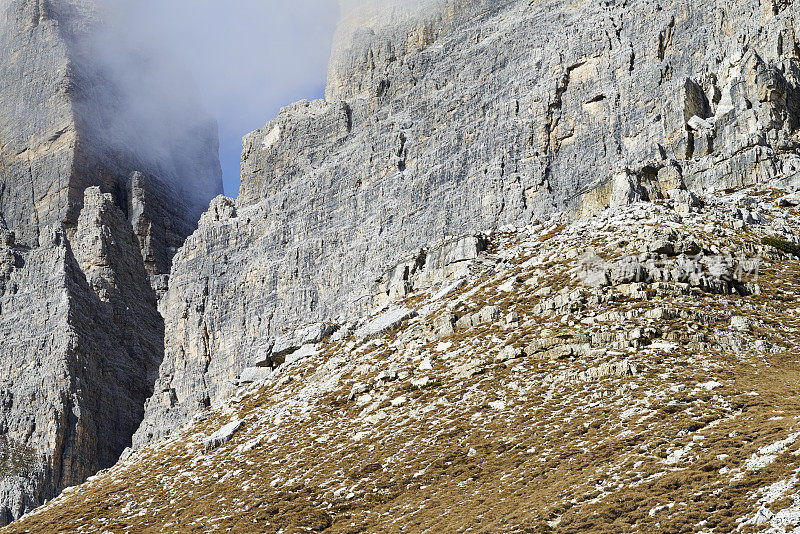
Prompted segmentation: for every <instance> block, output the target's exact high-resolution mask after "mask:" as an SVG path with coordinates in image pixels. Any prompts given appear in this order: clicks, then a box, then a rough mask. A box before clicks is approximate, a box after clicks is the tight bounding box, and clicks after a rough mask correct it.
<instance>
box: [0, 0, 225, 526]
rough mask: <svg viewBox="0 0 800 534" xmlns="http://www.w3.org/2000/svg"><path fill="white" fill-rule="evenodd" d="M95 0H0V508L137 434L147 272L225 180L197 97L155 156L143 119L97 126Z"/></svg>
mask: <svg viewBox="0 0 800 534" xmlns="http://www.w3.org/2000/svg"><path fill="white" fill-rule="evenodd" d="M97 9H98V7H97V6H96V5H95V3H94V2H93V1H91V0H49V1H42V0H2V1H0V368H1V369H2V371H0V382H1V385H0V457H2V458H3V465H4V469H3V472H2V473H0V524H5V523H7V522H9V521H11V520H13V519H15V518H18V517H19V516H20V515H21V514H23V513H25V512H27V511H30V510H31V509H33V508H35V507H36V506H37V505H39V504H41V503H42V502H44V501H45V500H47V499H51V498H53V497H55V496H56V495H57V494H58V493H59V492H60V491H61V490H63V489H64V488H66V487H68V486H72V485H75V484H78V483H80V482H82V481H84V480H85V479H86V478H87V477H88V476H90V475H92V474H94V473H95V472H97V471H98V470H100V469H103V468H107V467H110V466H111V465H113V464H114V463H115V462H116V460H117V459H118V458H119V456H120V454H121V453H122V451H123V450H124V449H125V448H126V447H128V446H129V445H130V444H131V436H132V434H133V432H134V431H135V430H136V428H137V427H138V425H139V423H140V422H141V419H142V417H143V406H144V402H145V400H146V399H147V398H148V397H149V396H150V395H151V394H152V386H153V383H154V381H155V378H156V375H157V371H158V366H159V364H160V362H161V360H162V358H163V352H164V348H163V347H164V345H163V340H164V326H163V319H162V318H161V316H160V315H159V313H158V311H157V300H156V293H155V292H154V290H153V287H151V282H153V285H154V286H156V287H158V288H159V289H160V287H161V285H163V277H164V276H165V275H166V274H167V273H168V272H169V268H170V264H171V259H172V256H173V255H174V253H175V251H176V250H177V248H178V247H179V246H180V245H181V244H182V243H183V240H184V239H185V237H186V236H187V235H188V234H189V233H191V232H192V231H193V229H194V228H195V226H196V221H197V220H198V219H199V216H200V214H201V213H202V211H204V209H205V208H206V207H207V202H208V201H209V200H210V199H211V198H212V197H213V196H215V195H217V194H219V192H220V191H221V172H220V168H219V161H218V159H217V146H216V143H217V141H216V131H215V125H214V123H213V121H211V120H210V119H208V118H206V117H204V116H203V115H202V113H198V114H197V115H198V117H201V119H200V122H201V124H202V125H201V126H199V127H198V128H197V129H195V130H193V131H192V133H191V135H188V133H187V135H185V136H184V137H177V138H174V139H172V141H171V142H172V143H173V145H171V146H170V150H171V151H172V152H173V155H168V156H165V157H163V158H154V157H152V155H151V153H149V152H146V151H141V150H139V147H140V143H139V139H138V136H142V135H146V134H149V133H150V132H151V131H152V130H153V128H154V127H153V125H150V126H149V127H147V125H145V124H143V123H140V122H133V123H132V124H129V125H128V127H127V128H126V129H125V130H121V131H119V132H114V131H108V130H104V129H103V128H104V127H106V126H107V125H108V121H107V120H106V119H108V118H109V117H112V116H121V115H122V114H124V113H125V109H124V107H125V105H126V103H125V101H124V98H122V96H121V95H122V93H121V89H122V87H121V86H120V85H119V80H116V79H114V78H113V77H112V76H109V75H108V73H107V72H105V71H104V69H103V68H102V63H100V62H92V61H90V60H89V59H88V58H89V57H90V56H91V55H92V53H93V51H96V49H95V48H94V47H95V46H96V44H95V42H94V36H96V35H97V33H98V32H99V31H100V28H101V27H102V22H101V19H100V17H99V16H98V11H97ZM98 57H99V56H98ZM138 74H139V75H141V76H142V77H143V78H144V77H146V76H147V73H146V72H140V73H138ZM112 140H113V141H112ZM151 278H152V280H151Z"/></svg>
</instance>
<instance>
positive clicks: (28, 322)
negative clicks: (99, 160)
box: [0, 188, 163, 522]
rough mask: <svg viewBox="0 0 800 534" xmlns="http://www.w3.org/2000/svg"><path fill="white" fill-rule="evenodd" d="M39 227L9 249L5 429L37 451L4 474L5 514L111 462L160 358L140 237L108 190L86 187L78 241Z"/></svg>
mask: <svg viewBox="0 0 800 534" xmlns="http://www.w3.org/2000/svg"><path fill="white" fill-rule="evenodd" d="M43 235H46V236H47V240H46V241H44V240H42V241H41V245H40V246H39V247H36V248H28V247H24V246H21V245H14V244H9V245H6V246H4V247H3V249H4V250H3V255H4V257H5V258H8V261H7V262H5V265H8V266H9V268H8V269H4V273H6V274H5V276H4V280H3V284H2V286H3V287H4V291H3V294H2V298H0V305H1V309H0V331H2V340H3V341H2V344H3V358H2V360H1V361H2V363H0V365H2V375H1V376H2V377H3V382H2V390H1V391H2V393H1V395H2V398H3V402H2V405H1V406H0V428H1V429H2V433H3V436H4V438H5V439H6V440H8V442H7V445H9V444H10V453H11V454H18V453H19V452H18V451H25V452H26V454H27V455H28V456H29V458H28V459H27V461H26V464H25V465H24V466H23V467H21V468H20V470H19V471H18V472H15V473H4V474H3V475H4V476H3V477H2V478H0V498H2V501H1V502H2V509H1V511H2V517H0V519H2V520H3V521H4V522H8V521H10V520H11V519H13V518H16V517H19V516H20V515H21V514H22V513H24V512H26V511H29V510H30V509H32V508H33V507H35V506H36V505H38V504H40V503H41V502H43V501H44V500H47V499H51V498H53V497H54V496H55V495H57V494H58V493H59V492H60V491H61V490H62V489H64V488H66V487H68V486H72V485H75V484H78V483H80V482H82V481H83V480H85V479H86V477H88V476H90V475H92V474H94V473H95V472H97V471H98V470H99V469H103V468H106V467H110V466H111V465H113V464H114V462H115V461H116V460H117V458H118V457H119V455H120V453H121V452H122V450H123V449H124V448H125V447H126V446H128V445H129V444H130V436H131V434H132V433H133V432H134V430H135V429H136V427H137V426H138V425H139V422H140V420H141V417H142V415H143V401H144V399H145V398H146V397H147V396H148V395H149V394H150V392H151V388H152V383H153V379H154V374H155V372H156V371H157V369H158V365H159V363H160V359H161V358H160V357H161V355H162V354H163V321H162V319H161V317H160V316H159V314H158V312H157V310H156V305H155V295H154V293H153V291H152V289H151V288H150V283H149V278H148V275H147V273H146V271H145V268H144V264H143V262H142V261H141V254H140V251H139V247H138V242H137V240H136V237H135V235H134V233H133V231H132V230H131V227H130V226H129V225H128V223H127V221H126V220H125V217H124V215H123V213H122V212H121V211H120V210H119V208H117V207H116V206H115V205H114V204H113V201H112V198H111V196H110V195H102V194H101V193H100V192H99V189H97V188H92V189H89V190H87V195H86V201H85V206H84V208H83V210H82V212H81V215H80V218H79V221H78V227H77V229H76V233H75V238H74V239H73V240H72V241H71V242H70V241H69V240H68V239H67V237H66V235H65V233H64V232H63V231H62V230H51V231H50V232H49V233H47V234H43ZM4 452H7V451H6V450H4Z"/></svg>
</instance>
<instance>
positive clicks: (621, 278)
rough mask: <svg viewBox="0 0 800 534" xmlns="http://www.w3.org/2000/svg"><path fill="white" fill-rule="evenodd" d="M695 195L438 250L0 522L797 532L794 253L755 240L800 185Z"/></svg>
mask: <svg viewBox="0 0 800 534" xmlns="http://www.w3.org/2000/svg"><path fill="white" fill-rule="evenodd" d="M787 193H788V195H787ZM699 200H700V202H698V205H697V206H690V208H691V209H689V210H685V209H683V208H684V206H683V205H682V202H679V201H674V200H659V201H656V202H652V203H646V202H642V203H636V204H634V205H630V206H624V207H617V208H611V209H607V210H603V211H602V212H600V213H598V214H597V215H596V216H591V217H587V218H582V219H579V220H576V221H573V222H570V223H569V224H566V225H563V226H562V225H560V224H556V223H555V222H554V223H551V224H532V225H528V226H526V227H525V228H519V229H513V230H512V229H505V230H504V231H503V232H497V233H494V234H492V235H489V236H487V238H486V239H487V241H488V243H487V244H488V247H487V248H488V250H486V251H483V252H481V253H480V254H479V255H478V256H477V257H474V258H472V259H466V258H464V255H461V258H462V261H458V262H456V263H454V264H452V265H461V267H466V266H469V268H467V269H462V268H459V269H458V270H457V272H456V271H453V270H452V269H448V268H446V267H445V268H443V269H442V268H437V267H436V264H435V262H433V261H432V263H431V265H430V266H429V267H426V268H423V269H417V270H416V271H415V274H409V277H408V278H409V285H410V286H411V287H410V289H409V293H408V294H406V295H405V296H404V297H403V299H402V301H401V302H398V303H395V306H394V308H393V309H392V310H391V311H388V312H384V311H380V310H376V312H375V313H374V314H369V315H367V316H366V317H362V318H360V319H356V318H353V319H354V321H355V323H356V324H355V325H354V326H355V328H354V329H349V328H346V327H343V328H341V329H340V330H338V331H337V332H335V333H334V334H333V335H332V336H331V337H329V338H327V339H323V338H322V335H323V333H324V332H325V331H326V329H324V328H322V327H321V326H319V325H317V326H316V327H314V328H308V329H302V331H303V333H302V335H298V336H297V337H293V338H292V339H291V340H290V341H289V342H288V343H284V342H283V341H281V347H283V348H282V350H289V349H288V348H287V347H291V346H297V345H298V344H303V346H302V347H301V348H299V349H298V350H296V351H295V352H293V353H292V354H291V355H290V356H291V357H287V360H286V362H285V363H284V364H283V365H282V366H280V367H279V368H276V369H275V370H272V371H270V370H269V369H266V370H264V368H260V369H261V371H262V373H261V374H260V375H256V374H255V373H252V372H251V373H248V376H247V377H246V378H247V379H246V380H245V377H244V376H243V377H242V383H243V385H242V387H240V388H239V389H238V390H237V392H236V394H235V395H234V396H232V397H231V398H230V399H228V401H226V402H223V403H221V404H220V406H219V407H216V408H211V409H209V410H206V411H205V412H204V413H203V414H202V416H200V417H197V418H196V420H195V421H193V422H192V423H190V424H187V425H185V426H184V427H182V428H179V429H176V430H175V431H174V432H173V433H172V434H171V435H170V437H169V438H167V439H165V440H162V441H159V442H157V443H153V444H151V445H149V446H146V447H143V448H142V449H140V450H139V451H136V452H134V453H133V454H131V455H130V456H127V457H126V458H125V459H124V460H123V461H121V462H119V463H118V464H117V465H116V466H114V467H113V468H112V469H110V470H108V471H105V472H103V473H101V474H99V475H98V476H97V477H93V479H92V480H91V481H89V482H87V483H86V484H84V485H82V486H80V487H77V488H74V489H72V490H71V491H69V492H65V493H64V494H63V495H62V496H60V497H58V498H57V499H55V500H53V501H51V502H50V503H48V504H47V505H45V506H43V507H42V508H41V509H40V510H37V511H36V512H35V513H34V514H31V515H30V516H28V517H26V518H24V519H23V520H21V521H20V522H18V523H17V524H14V525H11V526H10V527H9V528H7V529H5V530H3V531H2V532H4V533H6V532H8V533H12V532H13V533H20V534H23V533H29V532H56V531H59V529H60V528H61V527H62V525H63V524H64V521H65V518H67V519H68V520H69V524H70V526H71V527H72V528H73V530H75V531H78V532H97V531H101V532H102V531H103V530H105V529H107V528H108V525H114V526H115V528H116V529H117V530H120V531H125V530H132V531H154V532H162V531H170V532H172V531H193V530H213V531H220V532H224V531H231V532H236V531H245V532H250V531H257V532H263V531H266V532H355V531H358V532H395V531H400V530H408V531H413V532H417V531H424V530H431V531H442V532H468V531H481V532H555V533H574V534H583V533H586V532H592V533H618V532H623V531H624V532H688V531H702V532H708V533H731V532H740V531H741V532H774V533H787V532H792V531H793V530H796V529H795V528H794V527H793V525H794V524H795V523H794V522H795V521H796V518H797V517H798V514H800V480H799V479H798V477H797V476H796V474H797V470H798V467H800V462H798V456H800V431H799V430H798V425H797V420H798V419H799V418H800V407H799V406H798V403H797V385H796V384H797V377H798V376H799V375H798V370H797V366H796V355H797V350H798V338H797V337H795V335H796V331H797V327H798V307H797V299H798V298H799V297H800V276H798V274H800V258H798V257H797V255H796V254H785V253H782V252H779V250H778V249H776V248H773V247H772V246H771V245H765V244H764V243H763V241H762V240H763V239H764V238H765V237H769V238H771V239H768V240H767V243H770V242H771V243H775V244H778V245H779V247H780V248H784V249H786V250H792V248H791V247H786V246H783V245H786V244H787V243H786V242H785V241H781V240H780V239H777V237H778V236H780V238H781V239H783V240H786V241H791V242H795V241H798V240H800V210H798V207H797V206H798V204H800V195H798V194H797V193H796V192H792V191H791V189H789V190H781V189H780V188H776V187H775V186H773V185H767V186H761V187H752V188H747V189H745V190H737V191H736V192H733V193H731V194H725V193H715V194H713V195H708V196H702V195H701V196H700V197H699ZM559 228H562V230H561V231H558V229H559ZM472 239H473V238H471V237H469V236H466V237H465V238H464V239H463V240H462V241H461V245H459V246H453V244H454V243H453V242H452V241H451V242H450V243H449V244H445V245H444V246H443V247H439V245H438V244H435V243H432V244H431V246H430V247H429V250H430V251H431V255H430V256H431V257H433V256H435V255H436V254H435V253H434V251H435V250H439V249H441V250H442V251H444V250H449V251H451V252H453V251H457V250H459V249H460V250H465V249H467V245H468V244H469V243H470V242H472ZM667 243H669V246H667V245H666V244H667ZM781 243H783V244H781ZM794 251H795V253H797V247H796V246H795V248H794ZM442 257H443V258H447V257H450V258H452V259H456V258H458V257H459V256H455V255H449V254H445V255H443V256H442ZM590 257H591V258H594V260H595V261H592V262H589V261H587V260H588V259H589V258H590ZM408 265H409V264H408V263H407V262H403V264H401V265H399V266H398V268H397V269H396V270H393V271H394V272H404V271H405V270H406V268H407V267H408ZM414 265H416V264H414ZM632 265H639V266H640V267H641V268H640V269H638V273H637V274H636V275H635V276H631V274H630V273H631V272H632V271H633V269H629V268H628V266H632ZM439 266H440V267H441V266H442V264H439ZM409 270H414V269H409ZM451 276H452V277H458V279H459V280H460V282H461V284H460V285H459V286H458V287H456V289H454V290H453V289H452V288H453V287H454V284H453V283H450V282H449V281H447V279H448V278H449V277H451ZM436 278H439V279H440V281H439V282H435V283H433V285H431V286H428V285H427V284H428V283H429V281H432V280H434V279H436ZM598 279H600V280H602V281H601V282H600V283H596V282H597V281H598ZM709 282H711V283H709ZM748 287H749V288H750V289H751V290H750V291H741V289H743V288H748ZM443 319H444V320H445V321H443ZM443 325H446V326H449V328H443ZM363 334H368V335H363ZM793 334H794V335H793Z"/></svg>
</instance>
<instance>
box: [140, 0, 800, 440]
mask: <svg viewBox="0 0 800 534" xmlns="http://www.w3.org/2000/svg"><path fill="white" fill-rule="evenodd" d="M351 4H353V3H352V2H347V3H345V5H344V6H343V7H344V10H345V18H344V19H343V23H342V26H341V28H340V31H339V33H338V36H337V42H336V43H335V45H334V53H333V57H332V60H331V65H330V72H329V79H328V88H327V99H326V100H325V101H318V102H301V103H298V104H295V105H292V106H290V107H288V108H286V109H284V110H283V111H282V112H281V114H280V115H279V117H278V118H276V119H275V120H274V121H272V122H270V123H269V124H268V125H266V127H265V128H264V129H262V130H259V131H257V132H254V133H253V134H251V135H250V136H248V137H247V138H246V139H245V144H244V154H243V178H242V187H241V190H240V196H239V198H238V199H237V200H236V201H235V202H234V201H231V200H224V199H222V200H219V201H217V203H216V204H215V206H214V207H213V208H212V210H211V211H210V212H209V213H208V214H207V215H206V216H205V217H204V220H203V222H201V224H200V228H199V229H198V231H197V232H196V233H195V234H194V235H193V236H192V237H191V238H189V240H188V241H187V244H186V246H185V247H184V248H183V249H182V250H181V251H180V252H179V253H178V255H177V256H176V260H175V266H174V269H173V271H172V280H171V284H170V289H169V293H168V294H167V295H166V297H165V300H164V301H163V307H162V311H163V314H164V317H165V328H166V345H165V360H164V363H163V366H162V368H161V372H160V378H159V381H158V384H157V385H156V393H155V395H154V396H153V398H151V399H150V401H149V402H148V406H147V409H146V413H147V415H146V418H145V422H144V424H143V426H142V428H141V430H140V431H139V432H138V433H137V436H136V438H135V442H136V443H137V444H144V443H147V442H149V441H150V440H152V439H155V438H158V437H160V436H163V435H165V434H167V433H168V432H169V431H170V429H171V428H174V426H175V425H176V424H179V423H181V422H185V421H187V420H188V419H189V418H190V417H191V416H192V415H193V414H195V413H197V412H198V411H200V410H202V409H204V408H205V407H207V406H209V405H213V404H216V403H218V402H221V401H222V400H224V399H225V398H226V396H227V395H229V394H230V393H231V392H232V391H233V386H232V384H231V380H234V379H236V377H237V376H238V374H239V373H240V372H241V370H242V369H244V368H246V367H250V366H253V365H255V364H259V363H260V364H264V365H276V364H279V363H280V362H281V361H282V355H281V354H280V352H281V351H280V350H279V351H278V353H274V348H273V346H274V344H275V343H276V341H277V340H279V338H280V337H281V335H283V334H284V333H285V332H287V331H290V330H292V329H293V328H294V327H296V326H297V325H298V324H300V323H302V322H309V321H310V322H314V321H331V322H334V323H341V322H342V321H343V320H344V317H346V316H349V315H353V314H357V313H359V312H364V311H366V310H369V309H371V308H372V307H374V306H375V305H380V304H381V303H382V302H384V301H385V300H386V299H387V298H388V297H389V296H390V295H394V294H397V293H398V292H399V293H402V292H403V291H404V289H403V287H404V281H403V280H402V277H403V276H402V273H399V278H398V279H396V280H392V281H391V283H390V284H388V285H387V286H386V287H385V291H383V292H382V293H380V292H377V291H374V289H375V288H376V287H377V286H378V285H379V284H380V283H381V280H382V277H383V274H384V271H385V269H386V268H387V266H388V265H392V264H394V263H395V262H396V261H397V259H398V258H399V257H402V256H406V255H413V254H416V253H417V252H418V251H419V250H420V249H421V248H422V247H424V246H427V245H428V244H429V243H431V242H433V241H435V240H437V239H440V238H442V236H446V235H454V234H464V233H467V234H469V233H481V232H488V231H491V230H495V229H497V228H499V227H501V226H503V225H505V224H516V225H521V226H522V225H525V224H527V223H529V222H532V221H535V220H548V218H549V217H551V216H553V215H558V214H560V213H562V212H565V211H567V212H570V213H572V214H573V215H586V214H590V213H595V212H597V211H598V210H601V209H603V208H604V207H607V206H610V205H615V206H617V205H625V204H628V203H631V202H635V201H638V200H646V199H658V198H664V197H666V196H667V194H668V192H669V191H672V190H675V189H677V190H682V189H684V188H686V187H690V188H693V189H712V188H725V187H734V186H736V187H739V186H743V185H747V184H753V183H766V182H769V181H780V182H783V183H787V182H794V181H796V180H797V178H798V169H800V159H798V155H797V142H798V137H797V128H798V126H800V125H798V123H797V117H798V114H797V111H798V98H799V97H800V91H799V90H798V83H799V82H798V80H799V79H798V74H799V73H800V71H798V65H800V63H798V61H800V57H799V56H798V52H797V51H798V45H797V39H796V37H795V33H794V28H795V27H796V25H797V18H798V14H799V13H798V8H797V6H796V5H793V4H791V3H785V2H784V3H781V2H763V1H756V0H747V1H736V2H733V1H731V2H727V1H725V2H720V1H711V0H701V1H691V2H689V1H683V0H676V1H671V2H667V3H663V2H652V1H649V0H634V1H628V2H586V1H578V2H569V3H564V2H560V1H559V2H557V1H554V0H542V1H537V2H528V1H502V2H488V1H487V2H483V1H479V2H462V1H433V0H431V1H430V2H425V3H423V4H424V5H425V9H421V10H418V11H415V10H407V9H403V6H404V5H405V3H404V2H399V1H394V0H382V1H375V2H367V3H366V4H367V7H366V8H363V10H361V11H353V9H352V6H351ZM370 6H371V7H370ZM398 14H400V16H395V15H398Z"/></svg>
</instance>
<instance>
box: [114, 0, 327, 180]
mask: <svg viewBox="0 0 800 534" xmlns="http://www.w3.org/2000/svg"><path fill="white" fill-rule="evenodd" d="M108 1H109V2H112V3H114V4H115V7H113V9H114V11H115V12H116V15H117V16H119V17H120V20H119V21H118V24H120V23H122V26H121V27H124V28H125V31H129V32H130V31H133V30H131V28H136V30H135V32H136V34H137V35H135V37H134V38H135V39H136V40H140V42H142V43H146V45H145V46H147V47H151V48H153V49H154V50H158V51H159V53H164V54H169V55H170V56H174V59H175V60H177V62H178V64H180V65H181V66H183V67H185V69H186V71H187V72H188V76H190V77H191V79H192V80H191V81H192V82H193V85H195V86H196V87H197V88H198V90H199V92H200V96H201V98H202V100H203V102H204V104H205V106H206V108H207V109H208V111H209V113H210V114H211V115H213V116H214V117H215V118H216V119H217V121H218V122H219V130H220V158H221V162H222V168H223V172H224V182H225V194H226V195H228V196H236V195H237V194H238V190H239V169H240V157H241V150H242V143H241V138H242V137H243V136H244V135H245V134H247V133H249V132H251V131H253V130H255V129H258V128H261V127H262V126H264V125H265V124H266V123H267V122H268V121H269V120H271V119H273V118H274V117H275V116H276V115H277V113H278V111H279V110H280V108H281V107H283V106H286V105H288V104H291V103H292V102H296V101H297V100H302V99H314V98H322V96H323V94H324V87H325V78H326V73H327V63H328V58H329V55H330V48H331V44H332V41H333V33H334V30H335V26H336V22H337V21H338V18H339V7H338V2H337V0H288V1H287V0H108ZM116 2H121V3H119V4H116Z"/></svg>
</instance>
